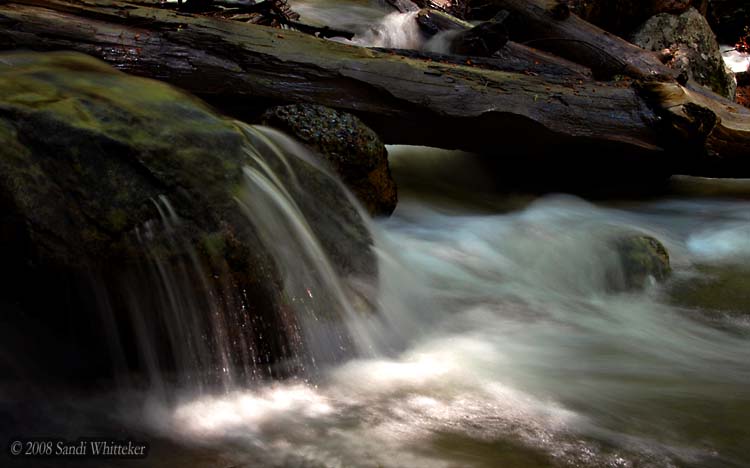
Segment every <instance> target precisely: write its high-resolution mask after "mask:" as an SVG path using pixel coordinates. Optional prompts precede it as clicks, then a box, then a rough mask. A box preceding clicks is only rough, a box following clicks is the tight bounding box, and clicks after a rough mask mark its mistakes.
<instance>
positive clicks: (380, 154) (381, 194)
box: [261, 104, 398, 216]
mask: <svg viewBox="0 0 750 468" xmlns="http://www.w3.org/2000/svg"><path fill="white" fill-rule="evenodd" d="M261 121H262V123H263V124H265V125H269V126H271V127H275V128H278V129H280V130H282V131H284V132H287V133H289V134H291V135H293V136H294V137H296V138H297V139H299V140H300V141H301V142H302V143H303V144H305V145H306V146H307V147H309V148H310V149H312V150H313V151H315V152H316V153H318V154H320V155H322V156H323V157H324V158H325V159H326V160H327V161H328V162H329V163H330V165H331V167H332V168H333V170H334V171H335V172H336V173H337V174H338V175H339V176H340V177H341V179H342V181H343V182H344V184H345V185H346V186H347V187H349V189H350V190H351V191H352V192H353V193H354V194H355V195H356V197H357V198H358V199H359V201H360V202H361V203H362V205H363V206H364V207H365V208H366V209H367V211H369V212H370V214H372V215H376V216H378V215H382V216H388V215H390V214H391V213H392V212H393V210H394V209H395V208H396V203H397V200H398V198H397V193H396V183H395V182H394V181H393V178H392V177H391V171H390V168H389V166H388V154H387V151H386V149H385V145H383V142H382V141H380V138H378V136H377V135H376V134H375V132H373V131H372V130H371V129H370V128H369V127H368V126H366V125H365V124H364V123H362V121H361V120H359V119H358V118H357V117H355V116H353V115H351V114H347V113H345V112H340V111H337V110H334V109H329V108H327V107H324V106H318V105H313V104H292V105H287V106H279V107H274V108H271V109H269V110H268V111H267V112H266V113H265V114H264V115H263V116H262V117H261Z"/></svg>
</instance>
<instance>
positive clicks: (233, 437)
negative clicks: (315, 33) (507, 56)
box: [29, 1, 750, 467]
mask: <svg viewBox="0 0 750 468" xmlns="http://www.w3.org/2000/svg"><path fill="white" fill-rule="evenodd" d="M294 7H295V8H296V9H297V10H299V11H300V12H301V13H302V14H303V19H305V20H308V19H310V18H317V20H319V21H320V22H321V23H327V24H330V25H331V26H336V27H347V26H352V25H354V26H357V25H359V26H361V25H364V24H371V23H372V21H373V20H377V19H378V18H383V17H384V14H385V13H386V12H387V9H386V8H385V7H382V6H378V5H372V4H370V3H361V4H360V3H351V4H347V5H343V6H342V5H339V4H334V3H313V2H312V1H308V2H306V3H303V2H298V3H294ZM315 15H317V16H315ZM333 16H335V17H336V18H338V21H337V22H335V23H333V22H330V21H326V20H327V19H330V18H332V17H333ZM385 18H386V19H385V20H383V21H384V22H382V23H378V24H380V25H383V28H380V29H378V28H376V29H375V31H376V32H372V31H370V32H369V33H368V32H363V34H365V35H366V34H373V36H371V37H369V38H368V39H366V40H367V41H368V42H369V43H370V44H371V45H389V46H393V45H399V46H402V47H411V46H414V44H416V42H410V41H417V39H415V37H416V36H413V35H412V31H414V30H412V29H409V28H411V22H412V21H411V19H410V18H409V16H408V15H397V16H393V15H391V16H386V17H385ZM407 20H409V21H407ZM407 23H409V25H407ZM359 26H357V27H359ZM390 27H392V30H391V29H388V28H390ZM362 31H364V29H363V30H362ZM377 31H380V32H379V33H377ZM383 31H386V33H383ZM389 31H390V32H389ZM376 33H377V34H376ZM375 36H378V37H379V39H375V38H374V37H375ZM378 41H380V42H378ZM410 44H411V45H410ZM261 133H262V132H261ZM261 137H263V138H265V139H266V145H267V146H268V147H269V148H271V147H273V148H277V149H278V148H280V149H279V150H274V151H273V153H274V154H275V156H274V157H277V158H278V160H277V161H276V163H275V164H274V165H273V167H270V166H269V165H268V162H267V160H262V159H257V160H256V164H252V165H249V166H248V167H247V168H246V170H245V176H246V180H245V187H244V190H243V191H242V192H241V193H240V194H239V195H238V197H237V203H238V210H241V211H243V212H244V213H246V214H247V217H248V222H252V223H254V225H256V227H257V229H258V230H259V235H260V238H261V240H262V241H263V242H264V244H265V245H266V247H267V248H268V249H269V251H270V252H271V254H272V255H273V257H274V259H275V261H276V262H277V267H278V269H279V271H280V272H281V275H282V278H283V279H284V285H283V287H284V290H285V294H287V296H288V297H290V298H293V299H294V298H296V299H295V300H298V301H297V302H295V301H294V300H290V306H289V310H290V311H291V312H290V313H291V314H294V315H295V316H296V318H297V320H296V321H295V323H296V325H295V326H296V327H297V328H295V330H294V331H295V333H298V334H299V336H300V340H301V341H304V342H305V343H307V345H306V347H305V349H304V352H305V353H308V354H306V355H305V356H302V357H301V358H300V359H303V360H309V361H310V362H309V363H308V365H306V366H305V372H300V373H298V374H297V375H296V376H292V377H289V378H286V379H277V380H273V381H271V380H263V379H240V380H238V379H227V380H223V381H222V383H223V385H221V386H219V387H211V386H204V385H196V384H194V383H193V382H192V381H191V379H187V380H186V381H181V382H177V383H175V384H173V386H172V384H164V385H163V386H162V387H161V388H160V389H159V391H158V392H156V391H154V390H153V389H151V390H149V391H144V392H138V391H135V390H129V391H127V392H126V393H125V394H120V395H118V396H117V405H118V406H117V407H118V408H121V411H117V412H115V413H114V415H113V414H111V412H109V413H108V410H109V409H110V408H111V407H112V404H113V403H112V397H111V396H110V395H105V396H102V397H101V398H96V399H92V398H90V397H86V403H80V402H79V403H70V406H71V407H73V408H74V409H75V410H76V411H79V412H80V413H79V418H84V417H85V416H81V415H84V414H87V415H89V416H88V418H89V422H87V423H86V424H85V425H84V424H83V423H81V424H82V426H81V427H83V428H84V429H79V432H78V435H81V434H80V431H84V432H85V431H86V430H88V431H91V427H92V423H91V422H90V421H91V420H93V419H95V418H97V417H99V416H91V415H92V414H93V415H102V414H104V413H108V415H107V418H113V419H114V420H115V421H116V422H114V423H113V422H110V423H103V424H113V425H124V426H125V427H127V428H129V429H128V430H131V431H135V432H136V433H138V434H141V436H142V438H145V439H147V440H151V441H156V442H154V447H153V451H154V452H153V456H152V457H151V458H150V459H148V460H146V461H145V463H146V465H143V466H197V467H202V466H206V467H208V466H243V467H244V466H247V467H250V466H252V467H287V466H290V467H295V466H299V467H548V466H575V467H603V466H607V467H643V466H648V467H669V466H675V467H743V466H750V452H748V447H750V319H748V317H750V281H749V280H747V278H748V274H750V210H748V201H747V198H748V196H749V195H750V183H746V182H742V181H726V182H721V181H709V180H688V179H679V180H676V182H675V186H674V190H673V191H672V192H671V193H670V194H667V195H666V196H664V197H663V198H659V199H652V200H642V201H627V202H625V201H617V200H609V201H606V202H601V201H600V202H596V203H594V202H591V201H586V200H584V199H581V198H578V197H574V196H571V195H554V194H553V195H547V196H542V197H536V196H530V195H518V194H503V195H499V194H497V193H495V191H494V186H493V182H492V177H491V174H488V172H487V170H486V169H485V168H484V167H483V166H482V163H481V160H480V159H479V158H476V157H474V156H472V155H468V154H462V153H457V152H446V151H438V150H431V149H426V148H408V147H391V148H390V149H389V151H390V154H391V164H392V169H393V172H394V175H395V177H396V179H397V182H398V184H399V190H400V200H399V205H398V208H397V209H396V211H395V213H394V214H393V216H392V217H391V218H389V219H383V220H375V221H371V220H365V222H366V226H367V227H368V229H369V230H370V231H371V235H372V236H373V238H374V247H373V249H374V251H375V254H376V258H377V265H378V274H377V278H370V279H369V280H368V279H363V278H354V279H352V278H346V277H343V276H342V275H341V274H340V273H338V272H337V271H335V268H334V266H332V264H331V263H330V261H329V259H328V257H327V254H326V253H325V252H324V250H325V249H324V248H323V247H322V244H321V239H320V236H319V234H318V233H316V232H314V230H313V229H311V227H310V226H311V224H312V223H313V222H314V221H313V220H312V218H309V213H308V212H307V211H306V208H305V207H304V206H303V204H302V202H301V201H300V200H302V199H303V198H300V196H302V197H304V193H295V190H297V188H296V187H297V186H296V182H294V180H295V177H296V175H295V173H294V171H293V170H292V169H291V166H290V164H291V163H292V161H291V160H290V159H285V158H287V157H288V155H290V154H296V155H297V156H300V157H302V158H303V159H304V158H306V157H305V153H304V151H303V150H301V149H300V148H299V147H297V146H295V145H294V144H293V143H291V142H290V141H289V140H287V139H285V138H283V137H282V136H280V135H277V134H274V133H273V132H267V131H266V133H263V135H261ZM286 172H288V173H289V174H291V176H292V177H291V179H290V178H289V177H286V178H282V177H280V174H282V173H286ZM289 174H287V175H289ZM297 175H299V174H297ZM290 180H291V182H290ZM698 194H699V195H700V196H698ZM346 196H347V197H350V196H349V195H346ZM154 203H155V204H156V206H157V207H158V209H159V211H160V212H161V213H162V214H163V216H162V220H161V223H162V224H163V225H165V226H167V227H169V226H172V225H174V224H176V223H178V222H179V220H178V219H177V218H176V217H175V216H174V215H173V214H172V213H171V211H170V205H169V201H168V200H165V199H159V200H155V201H154ZM319 209H322V210H325V209H326V207H325V205H322V206H320V207H319ZM362 216H364V215H362ZM632 232H637V233H643V234H648V235H651V236H654V237H656V238H658V239H659V240H660V241H662V243H663V244H664V245H665V246H666V248H667V250H668V251H669V253H670V257H671V263H672V268H673V274H672V277H671V279H669V280H668V281H667V282H665V283H663V284H657V283H656V282H652V283H650V284H648V285H647V287H646V288H645V289H643V290H635V291H622V290H621V288H614V289H613V288H612V281H613V272H614V273H615V274H614V278H615V280H614V281H617V280H618V278H621V277H622V275H623V274H624V272H622V271H620V269H621V268H622V265H621V263H620V262H619V260H618V256H617V252H616V250H615V249H614V248H613V246H612V245H611V242H610V240H611V239H612V236H613V235H618V234H620V233H632ZM145 235H147V233H145V232H144V236H145ZM154 268H155V271H156V273H155V274H156V275H157V276H156V277H157V278H161V280H160V281H161V283H163V285H162V286H159V284H160V283H159V281H155V283H154V284H155V285H154V287H155V288H162V289H164V291H162V294H163V296H164V299H163V302H164V303H165V308H166V309H169V310H179V311H180V313H182V314H185V315H184V316H181V317H175V318H174V320H175V322H176V323H179V324H180V326H179V327H175V331H174V333H175V336H173V337H172V339H173V340H174V341H175V342H185V343H187V344H186V346H188V345H190V346H193V347H192V348H190V350H191V353H192V354H189V355H188V357H190V356H193V355H195V356H197V357H196V358H192V357H190V360H191V361H190V362H189V363H186V364H185V366H186V367H190V366H192V365H193V362H192V361H195V360H200V359H201V358H200V357H201V356H206V355H211V354H213V355H217V354H218V356H219V359H220V362H225V363H226V364H225V365H221V366H220V367H221V369H222V370H224V371H226V372H227V373H230V372H229V371H230V370H232V369H231V367H232V365H231V364H230V363H229V361H230V359H231V356H229V354H231V350H230V348H229V347H226V346H224V345H226V343H224V341H225V340H226V338H225V334H226V333H227V329H230V328H231V327H233V326H244V325H243V324H244V322H242V321H237V322H226V323H225V322H222V324H221V326H218V325H217V326H214V327H213V328H211V329H210V330H209V332H210V333H209V334H210V336H209V338H207V339H204V340H197V341H195V337H194V336H193V335H191V334H190V333H189V332H188V331H181V330H187V329H188V328H189V327H190V326H191V325H190V323H189V322H188V321H187V320H189V319H190V317H193V314H194V313H195V314H197V313H198V312H195V311H194V310H193V309H194V308H195V307H196V305H195V304H194V303H191V301H192V299H191V298H193V297H194V296H196V295H197V296H200V295H201V294H204V293H203V292H201V291H197V292H196V291H189V292H188V293H185V291H184V289H185V287H183V286H181V285H180V281H179V280H178V279H174V278H173V277H172V276H170V274H169V273H168V272H165V270H164V268H163V265H158V264H156V265H154ZM368 281H369V283H368ZM363 283H364V284H363ZM717 288H719V289H717ZM363 291H364V292H363ZM186 294H187V295H186ZM205 294H206V295H209V296H212V295H213V294H214V293H213V292H210V291H209V292H206V293H205ZM319 294H320V295H322V296H323V299H322V300H320V301H318V302H315V304H317V305H315V304H313V302H309V301H307V299H305V300H302V299H300V298H305V297H308V298H309V299H310V300H313V299H314V296H315V299H316V300H317V298H318V295H319ZM212 297H213V296H212ZM170 302H171V305H170ZM210 303H211V302H210V301H209V305H210ZM174 304H177V305H176V306H175V305H174ZM321 304H322V309H321V308H320V307H321ZM330 310H337V311H339V313H337V314H336V315H335V317H323V316H322V315H320V313H321V311H330ZM217 314H218V312H217ZM238 317H239V316H238ZM237 320H239V319H237ZM194 341H195V342H194ZM206 342H208V343H214V345H212V346H213V347H214V350H213V351H211V350H203V349H197V348H199V347H200V346H201V343H206ZM148 354H149V355H153V354H156V351H153V352H150V353H148ZM329 354H330V355H333V356H332V358H330V359H320V360H317V361H316V360H315V359H314V357H315V356H324V357H326V356H328V355H329ZM214 357H215V356H214ZM151 359H152V360H156V359H158V357H156V356H153V357H152V358H151ZM186 359H187V358H186ZM146 360H147V361H148V359H146ZM247 361H248V363H250V364H248V366H249V367H248V368H247V369H245V370H244V371H243V373H242V375H245V374H253V370H252V368H253V365H252V363H253V362H255V358H254V357H252V356H250V357H248V358H247ZM306 362H307V361H306ZM264 365H265V364H264ZM151 367H152V368H153V369H154V370H153V373H154V374H158V370H156V367H157V366H156V364H154V365H153V366H151ZM165 386H166V388H164V387H165ZM165 392H166V393H169V394H170V395H171V397H170V398H167V399H165V398H164V397H163V395H164V393H165ZM71 399H72V400H74V399H75V398H74V397H72V396H71ZM60 417H62V416H60ZM74 422H75V421H68V423H70V424H74ZM114 465H117V466H129V465H127V463H125V462H123V463H121V464H117V463H115V462H113V466H114ZM29 466H35V465H34V464H31V465H29ZM36 466H42V465H41V464H39V465H36Z"/></svg>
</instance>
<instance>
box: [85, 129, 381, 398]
mask: <svg viewBox="0 0 750 468" xmlns="http://www.w3.org/2000/svg"><path fill="white" fill-rule="evenodd" d="M237 125H238V126H239V127H240V129H241V131H242V132H243V134H244V135H245V137H246V144H245V145H244V148H243V152H244V153H245V154H244V156H245V159H246V166H245V167H244V169H243V171H242V172H243V174H242V179H241V183H240V184H239V185H238V186H237V187H228V188H227V189H228V190H230V191H231V193H233V194H234V208H233V209H232V211H233V212H234V213H231V214H232V216H234V219H235V220H236V222H237V224H238V225H240V227H241V228H243V227H244V228H246V229H244V230H243V229H239V230H238V231H237V232H238V233H243V232H244V233H245V235H246V236H247V238H242V239H239V240H238V241H239V242H240V243H241V244H243V245H247V246H249V248H251V249H252V250H254V251H256V252H254V253H255V254H256V256H260V257H261V259H262V258H268V259H270V260H269V264H268V265H265V266H263V267H261V268H259V267H258V266H257V265H250V266H251V267H252V268H254V269H257V270H259V271H261V272H262V273H261V274H263V275H265V276H264V277H262V278H260V279H259V282H260V283H261V286H262V288H263V291H262V292H263V293H264V294H265V295H266V296H268V297H267V298H265V299H264V300H262V301H261V302H260V303H259V302H258V297H259V296H262V295H261V294H258V293H257V292H256V293H251V292H248V291H247V290H246V289H244V287H243V286H242V285H241V284H239V283H238V282H237V281H236V277H235V276H234V275H237V274H240V275H241V274H244V272H241V271H240V272H237V271H233V270H232V268H230V267H229V265H228V264H227V260H226V259H224V258H223V257H221V256H216V255H211V252H210V250H211V246H210V243H211V242H214V241H210V242H208V241H206V240H205V239H204V240H203V244H201V243H200V242H196V239H195V235H194V233H193V232H191V228H190V225H189V223H185V222H184V220H183V219H181V218H180V216H179V214H178V213H177V210H176V209H175V208H174V206H173V204H172V203H171V202H170V200H169V199H168V198H167V197H165V196H163V195H160V196H157V197H155V198H154V199H152V200H151V202H152V206H153V210H154V212H155V213H156V214H157V216H156V217H155V218H154V219H151V220H150V221H147V222H146V223H144V224H143V225H141V226H139V227H138V228H137V229H136V230H135V231H134V232H133V236H132V237H133V239H132V241H133V244H134V246H135V248H136V249H140V250H141V251H142V252H143V253H144V255H143V257H144V258H145V259H146V261H145V262H142V263H141V264H138V265H135V266H134V267H133V268H132V269H131V270H132V271H131V270H128V271H124V272H120V273H119V274H115V275H114V276H115V277H116V279H115V280H114V281H112V280H110V281H94V282H92V285H93V289H94V290H95V292H96V297H97V299H98V303H99V306H98V308H99V310H100V311H101V314H102V317H103V323H105V324H106V326H105V328H106V329H107V330H108V334H109V336H110V340H109V341H110V343H111V348H113V355H114V356H120V357H121V358H119V359H118V360H119V361H126V359H124V357H123V356H131V361H132V356H134V355H135V356H137V362H136V363H135V365H134V367H136V368H138V369H142V370H143V371H144V372H145V374H146V376H147V381H148V384H149V385H150V386H151V387H152V388H154V389H155V390H157V391H158V392H160V393H162V394H164V395H167V394H169V393H170V389H172V388H189V389H191V390H194V391H199V392H202V391H211V390H212V389H215V388H217V387H218V388H220V389H223V391H229V390H231V389H233V388H237V387H242V386H247V385H253V384H257V383H258V382H259V381H262V380H263V379H265V378H267V377H289V376H295V377H300V378H309V377H311V376H314V375H315V374H316V373H317V371H318V368H319V367H320V366H322V365H330V364H332V363H337V362H341V361H343V360H345V359H348V358H351V357H354V356H358V355H359V356H361V355H367V354H368V353H372V352H373V350H374V349H375V348H376V347H377V344H376V343H375V342H374V341H373V340H372V339H370V337H371V333H370V331H368V327H369V328H372V323H374V322H377V313H376V310H375V304H374V302H373V301H374V296H373V295H374V291H375V290H376V287H375V284H376V283H377V271H376V270H377V269H376V263H375V259H374V256H373V252H372V251H371V242H372V241H371V234H370V228H369V220H368V216H367V214H366V213H365V212H364V211H363V210H362V209H361V208H360V207H359V205H358V203H357V201H356V200H355V199H354V197H353V196H352V195H351V194H350V193H349V192H348V190H347V189H346V188H345V187H344V186H343V184H341V183H340V182H339V181H338V180H337V179H336V178H335V177H334V176H332V175H331V174H330V173H329V172H328V170H327V168H326V167H325V166H324V165H323V164H322V163H321V162H320V161H318V160H317V159H316V157H315V156H313V155H312V154H311V153H310V152H309V151H308V150H306V149H305V148H303V147H302V146H301V145H299V144H297V143H295V142H293V141H292V140H291V139H290V138H288V137H286V136H284V135H282V134H281V133H279V132H276V131H274V130H272V129H269V128H263V127H253V126H249V125H246V124H242V123H239V122H238V123H237ZM237 235H239V234H237ZM215 242H219V241H215ZM206 243H208V244H209V246H208V247H207V246H206V245H205V244H206ZM249 273H250V272H248V274H249ZM94 283H95V284H94ZM261 299H263V298H261ZM121 310H125V315H126V316H127V317H126V319H125V320H124V321H123V320H121V318H120V317H119V314H121V313H122V312H121ZM123 323H124V324H129V327H130V328H131V329H132V330H124V329H123ZM118 327H119V328H118ZM125 328H128V327H127V326H125ZM123 337H125V338H124V339H123ZM120 342H123V344H118V343H120ZM117 348H120V349H117ZM131 367H133V366H131Z"/></svg>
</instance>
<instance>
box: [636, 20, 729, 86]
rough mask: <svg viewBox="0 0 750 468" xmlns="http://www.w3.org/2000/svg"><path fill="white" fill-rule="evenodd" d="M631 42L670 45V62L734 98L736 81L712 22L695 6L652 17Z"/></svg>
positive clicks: (646, 45) (658, 47)
mask: <svg viewBox="0 0 750 468" xmlns="http://www.w3.org/2000/svg"><path fill="white" fill-rule="evenodd" d="M632 42H633V43H634V44H637V45H638V46H640V47H643V48H644V49H646V50H652V51H663V50H665V49H668V50H669V53H668V54H669V56H670V57H671V59H670V61H669V62H668V63H667V65H668V66H670V67H672V68H674V69H676V70H679V71H680V72H682V73H685V74H686V76H687V77H688V78H689V79H692V80H694V81H695V82H697V83H700V84H702V85H704V86H707V87H709V88H711V89H712V90H714V91H715V92H716V93H718V94H721V95H722V96H725V97H728V98H729V99H732V100H733V99H734V95H735V91H736V89H737V81H736V80H735V78H734V74H733V73H732V71H731V70H730V69H729V67H727V66H726V64H725V63H724V59H723V58H722V56H721V51H720V49H719V44H718V43H717V42H716V36H715V35H714V33H713V31H712V30H711V26H710V25H709V24H708V21H707V20H706V18H705V17H704V16H703V15H701V14H700V13H699V12H698V10H696V9H695V8H691V9H689V10H688V11H686V12H685V13H683V14H681V15H672V14H669V13H662V14H658V15H655V16H653V17H651V18H650V19H649V20H648V21H646V22H645V23H644V24H643V25H642V26H641V27H640V28H639V29H638V30H637V31H636V32H635V33H634V34H633V37H632Z"/></svg>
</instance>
